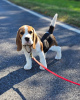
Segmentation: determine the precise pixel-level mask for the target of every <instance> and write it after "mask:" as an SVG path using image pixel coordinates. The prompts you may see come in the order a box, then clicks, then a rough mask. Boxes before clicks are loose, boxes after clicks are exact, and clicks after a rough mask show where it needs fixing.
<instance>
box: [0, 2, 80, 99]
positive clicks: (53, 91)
mask: <svg viewBox="0 0 80 100" xmlns="http://www.w3.org/2000/svg"><path fill="white" fill-rule="evenodd" d="M24 24H29V25H31V26H33V27H34V28H35V30H36V31H37V33H43V32H46V31H47V30H48V26H49V24H50V22H49V21H46V20H42V19H40V18H39V17H36V16H34V15H32V14H30V13H28V12H26V11H24V10H21V9H19V8H17V7H14V6H11V5H10V4H8V3H6V2H5V1H3V0H0V100H80V86H77V85H74V84H71V83H68V82H65V81H63V80H61V79H59V78H57V77H56V76H54V75H52V74H50V73H48V72H47V71H41V70H40V69H39V66H38V65H37V64H36V63H35V62H34V61H33V68H32V69H31V70H29V71H25V70H24V69H23V66H24V64H25V57H24V55H23V52H17V51H16V44H15V38H16V34H17V30H18V28H19V27H20V26H22V25H24ZM54 35H55V37H56V39H57V41H58V44H59V45H60V46H61V47H62V55H63V57H62V59H61V60H59V61H56V60H55V59H54V57H55V52H51V51H49V52H48V54H47V63H48V68H49V69H50V70H52V71H54V72H56V73H57V74H59V75H61V76H64V77H65V78H68V79H70V80H73V81H75V82H78V83H80V34H77V33H75V32H72V31H69V30H67V29H65V28H62V27H61V26H58V25H56V28H55V31H54Z"/></svg>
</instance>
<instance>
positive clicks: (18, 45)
mask: <svg viewBox="0 0 80 100" xmlns="http://www.w3.org/2000/svg"><path fill="white" fill-rule="evenodd" d="M16 45H17V51H20V50H21V49H22V43H21V39H20V35H19V31H18V32H17V36H16Z"/></svg>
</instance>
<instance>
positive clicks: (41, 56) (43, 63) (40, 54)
mask: <svg viewBox="0 0 80 100" xmlns="http://www.w3.org/2000/svg"><path fill="white" fill-rule="evenodd" d="M39 57H40V62H41V64H42V65H44V66H45V67H46V68H47V64H46V59H45V55H44V52H40V53H39ZM40 69H42V70H44V68H43V67H41V66H40Z"/></svg>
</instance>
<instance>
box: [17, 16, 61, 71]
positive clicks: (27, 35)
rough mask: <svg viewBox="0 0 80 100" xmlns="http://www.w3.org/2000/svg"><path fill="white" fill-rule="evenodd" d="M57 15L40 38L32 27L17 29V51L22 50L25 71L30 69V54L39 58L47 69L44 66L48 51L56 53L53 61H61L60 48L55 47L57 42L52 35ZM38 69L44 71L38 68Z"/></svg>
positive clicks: (26, 26)
mask: <svg viewBox="0 0 80 100" xmlns="http://www.w3.org/2000/svg"><path fill="white" fill-rule="evenodd" d="M56 20H57V14H55V16H54V17H53V20H52V21H51V24H50V27H49V30H48V32H46V33H45V34H44V35H43V36H42V37H39V36H38V35H37V33H36V31H35V29H34V28H33V27H32V26H28V25H23V26H21V27H20V28H19V30H18V32H17V37H16V45H17V51H20V50H21V49H22V50H23V52H24V54H25V57H26V62H27V63H26V64H25V66H24V69H25V70H30V69H31V68H32V60H31V57H30V52H32V56H33V57H34V56H37V55H38V56H39V57H40V62H41V63H42V64H43V65H44V66H45V67H46V68H47V64H46V59H45V58H46V53H47V51H48V50H53V51H56V52H57V54H56V57H55V59H61V47H60V46H58V45H57V41H56V39H55V37H54V35H53V30H54V27H55V24H56ZM40 69H42V70H44V68H42V67H41V66H40Z"/></svg>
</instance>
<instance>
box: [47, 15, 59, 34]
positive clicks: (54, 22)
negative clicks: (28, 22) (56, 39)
mask: <svg viewBox="0 0 80 100" xmlns="http://www.w3.org/2000/svg"><path fill="white" fill-rule="evenodd" d="M57 16H58V14H55V15H54V17H53V19H52V21H51V24H50V27H49V30H48V32H49V33H50V34H53V31H54V28H55V24H56V20H57Z"/></svg>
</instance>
